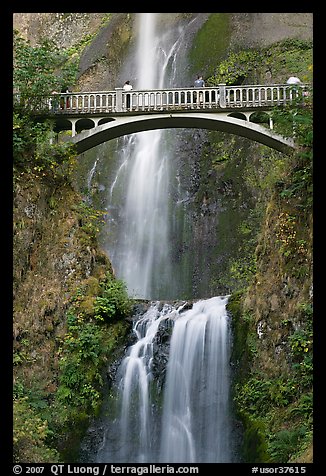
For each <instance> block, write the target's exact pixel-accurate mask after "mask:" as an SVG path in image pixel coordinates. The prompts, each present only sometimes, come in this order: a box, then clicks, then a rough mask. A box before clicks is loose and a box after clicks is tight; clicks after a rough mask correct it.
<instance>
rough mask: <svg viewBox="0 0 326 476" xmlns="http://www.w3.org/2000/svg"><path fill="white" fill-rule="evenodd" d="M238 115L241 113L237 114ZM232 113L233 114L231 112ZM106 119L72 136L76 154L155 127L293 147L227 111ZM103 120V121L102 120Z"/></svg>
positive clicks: (280, 147)
mask: <svg viewBox="0 0 326 476" xmlns="http://www.w3.org/2000/svg"><path fill="white" fill-rule="evenodd" d="M240 114H241V113H240ZM233 116H234V114H233ZM106 120H107V122H105V123H101V122H100V121H101V120H100V119H99V120H98V121H97V124H98V125H96V127H94V128H92V129H89V130H84V131H83V132H81V133H79V134H77V135H75V136H73V137H72V138H71V142H72V143H73V144H75V145H76V148H77V153H78V154H80V153H82V152H85V151H86V150H88V149H91V148H92V147H95V146H97V145H99V144H102V143H103V142H107V141H109V140H112V139H116V138H118V137H121V136H124V135H127V134H134V133H137V132H142V131H148V130H155V129H174V128H196V129H208V130H215V131H221V132H226V133H231V134H235V135H239V136H242V137H246V138H248V139H251V140H254V141H256V142H259V143H261V144H264V145H266V146H268V147H271V148H273V149H276V150H278V151H280V152H282V153H284V154H290V153H291V152H292V151H293V149H294V148H295V145H294V141H293V139H292V138H285V137H283V136H281V135H279V134H276V133H275V132H274V131H272V130H270V129H267V128H266V127H263V126H261V125H259V124H257V123H255V122H250V121H249V120H244V119H243V118H241V119H240V118H239V117H232V116H230V114H228V113H204V112H196V113H172V112H171V113H170V114H146V115H135V116H123V117H122V116H116V117H114V118H110V120H109V121H108V118H106ZM103 122H104V121H103Z"/></svg>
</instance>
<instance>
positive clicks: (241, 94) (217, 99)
mask: <svg viewBox="0 0 326 476" xmlns="http://www.w3.org/2000/svg"><path fill="white" fill-rule="evenodd" d="M307 88H308V85H305V84H302V85H289V84H271V85H246V86H226V85H224V84H221V85H219V86H218V87H210V88H186V89H185V88H171V89H152V90H131V91H124V90H123V89H122V88H117V89H116V90H115V91H94V92H86V93H85V92H74V93H63V94H53V95H52V96H51V97H50V98H44V107H45V108H46V109H47V110H49V112H50V113H53V114H55V115H72V114H73V115H81V116H84V115H89V114H102V115H103V114H105V115H107V114H111V115H113V114H117V115H118V114H128V113H129V114H140V113H142V114H144V113H151V112H154V113H158V112H166V111H178V110H182V111H193V110H205V111H207V112H217V111H219V110H221V109H237V110H248V109H257V108H265V109H266V108H271V107H274V106H280V105H284V104H288V103H291V102H292V101H293V100H294V99H295V98H297V97H298V96H299V95H302V96H303V94H304V91H306V90H307Z"/></svg>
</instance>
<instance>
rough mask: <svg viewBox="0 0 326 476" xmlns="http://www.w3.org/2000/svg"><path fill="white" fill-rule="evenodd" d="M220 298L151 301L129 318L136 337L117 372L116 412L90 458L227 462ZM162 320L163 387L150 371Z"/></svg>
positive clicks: (225, 335) (225, 345) (225, 328)
mask: <svg viewBox="0 0 326 476" xmlns="http://www.w3.org/2000/svg"><path fill="white" fill-rule="evenodd" d="M226 303H227V297H214V298H211V299H208V300H203V301H198V302H196V303H195V304H194V305H193V308H192V309H190V310H184V307H185V303H184V304H183V305H181V306H179V307H174V306H172V305H171V304H165V305H164V306H163V307H162V306H161V309H160V303H159V302H155V303H153V304H152V305H151V306H150V308H149V310H148V311H147V312H146V313H145V314H144V316H143V317H142V318H141V319H139V320H137V321H136V323H135V325H134V334H135V336H136V337H137V341H136V343H135V344H134V345H132V346H131V347H130V348H129V350H128V353H127V356H126V357H125V358H124V360H123V361H122V363H121V366H120V369H119V372H118V379H117V392H118V397H119V403H120V407H119V410H118V413H119V415H118V417H117V418H116V419H115V420H114V421H113V422H112V421H111V422H110V423H108V424H107V425H106V431H105V433H104V435H103V440H102V444H101V445H100V448H99V450H98V452H97V455H96V457H95V461H96V462H108V461H110V462H124V463H137V462H138V463H152V462H162V463H166V462H169V463H192V462H197V463H199V462H210V463H221V462H231V460H232V457H233V456H232V445H231V420H230V412H229V398H228V396H229V371H230V370H229V349H230V345H229V344H230V342H229V341H230V333H229V325H228V318H227V312H226V309H225V306H226ZM162 325H163V327H164V328H165V329H168V328H170V329H172V330H173V332H172V337H171V344H170V355H169V360H168V365H167V375H166V382H165V390H164V395H160V393H159V391H158V390H157V386H156V385H155V372H154V366H155V365H154V364H155V359H157V356H155V352H154V348H155V343H157V342H158V341H159V339H160V337H159V336H160V330H162ZM155 389H156V390H155ZM162 397H163V408H161V407H160V404H159V400H160V399H162Z"/></svg>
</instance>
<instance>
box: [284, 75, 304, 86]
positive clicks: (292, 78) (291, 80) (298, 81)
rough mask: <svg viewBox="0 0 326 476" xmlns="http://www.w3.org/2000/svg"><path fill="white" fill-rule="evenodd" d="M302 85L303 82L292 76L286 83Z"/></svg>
mask: <svg viewBox="0 0 326 476" xmlns="http://www.w3.org/2000/svg"><path fill="white" fill-rule="evenodd" d="M300 83H301V80H300V79H299V78H297V77H296V76H290V77H289V79H288V80H287V82H286V84H300Z"/></svg>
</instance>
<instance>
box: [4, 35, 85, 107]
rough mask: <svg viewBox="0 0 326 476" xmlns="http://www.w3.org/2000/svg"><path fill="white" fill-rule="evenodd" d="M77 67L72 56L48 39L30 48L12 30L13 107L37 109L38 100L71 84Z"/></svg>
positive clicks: (29, 45) (25, 41) (74, 78)
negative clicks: (15, 98)
mask: <svg viewBox="0 0 326 476" xmlns="http://www.w3.org/2000/svg"><path fill="white" fill-rule="evenodd" d="M77 68H78V64H77V62H76V61H75V60H74V57H69V54H68V53H67V52H66V51H65V50H62V49H59V48H58V47H57V46H56V45H55V43H54V42H53V41H52V40H49V39H47V38H45V39H43V40H41V41H40V44H39V45H38V46H31V44H30V42H29V41H27V40H25V39H24V38H22V37H21V36H20V34H19V32H18V31H17V30H15V31H14V70H13V82H14V84H13V87H14V92H15V93H17V94H18V95H19V101H18V102H14V106H15V107H16V108H17V107H18V108H20V109H25V110H28V111H33V110H34V109H35V108H38V107H39V105H40V99H41V98H42V97H47V96H49V95H50V94H51V92H52V91H54V90H61V89H62V87H64V86H66V85H67V84H73V83H74V82H75V80H76V75H77Z"/></svg>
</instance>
